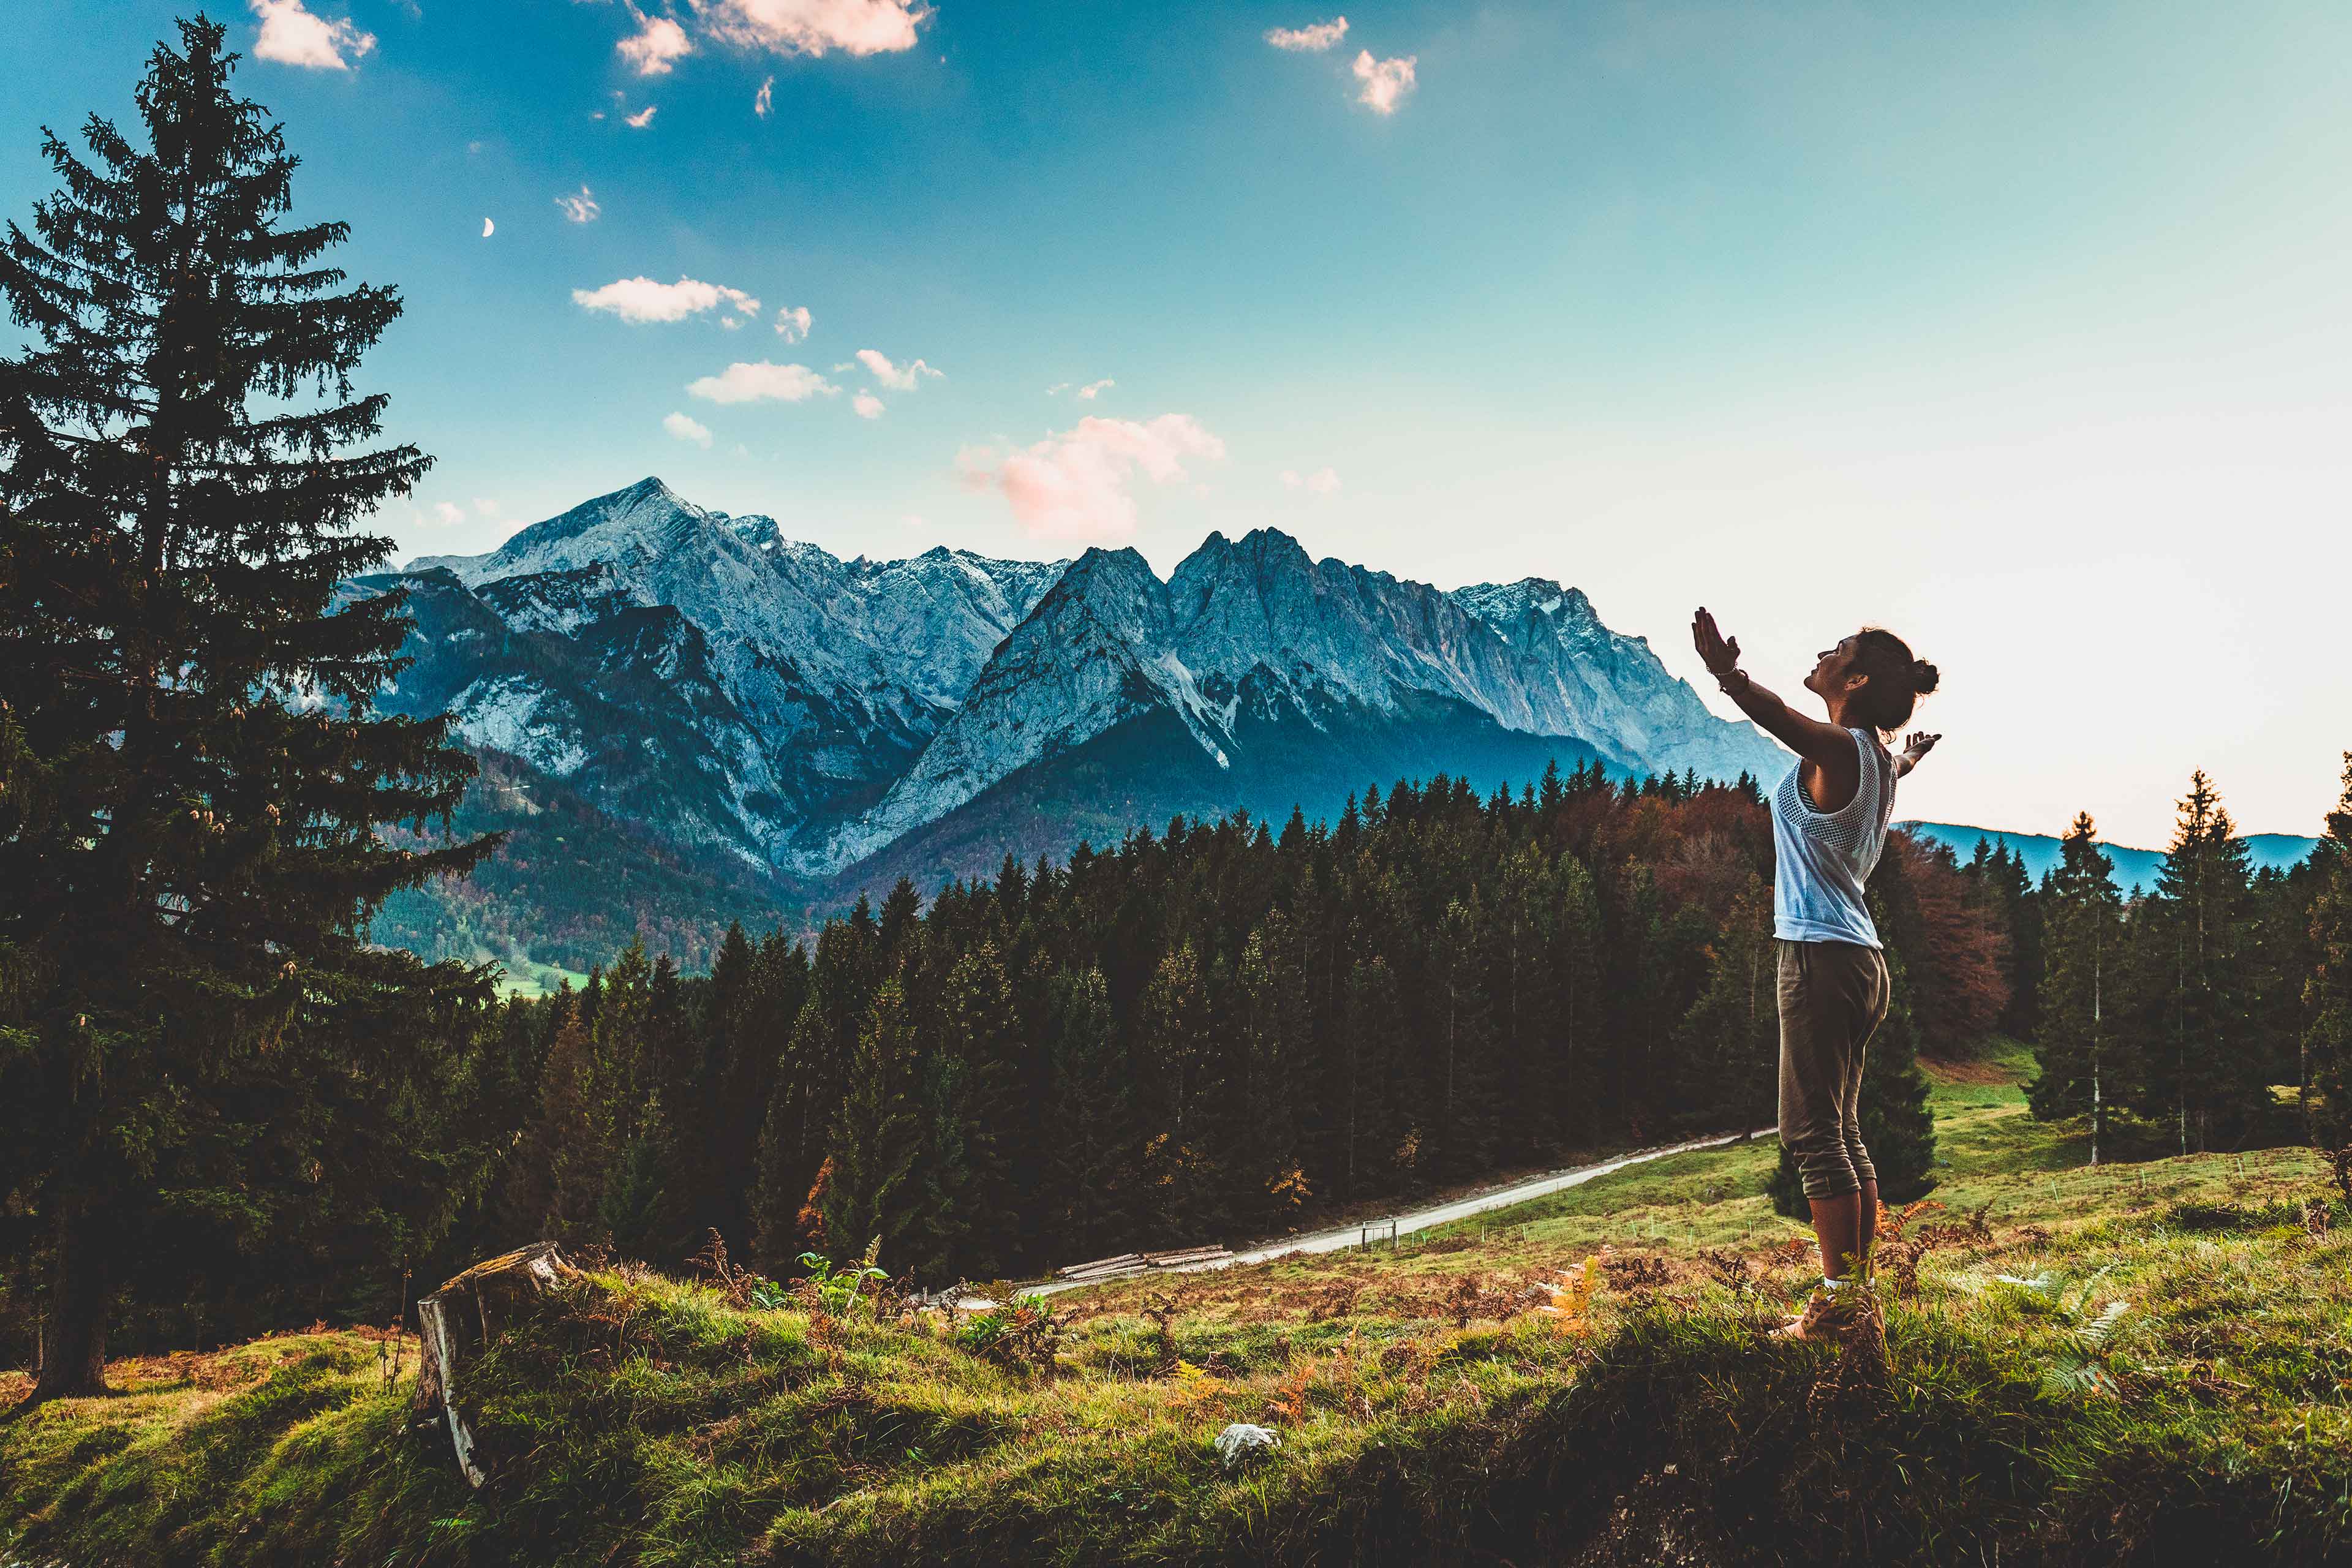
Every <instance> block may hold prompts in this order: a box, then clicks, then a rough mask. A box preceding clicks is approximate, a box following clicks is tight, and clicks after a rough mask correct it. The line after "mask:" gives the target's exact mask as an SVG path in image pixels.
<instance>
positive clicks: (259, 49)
mask: <svg viewBox="0 0 2352 1568" xmlns="http://www.w3.org/2000/svg"><path fill="white" fill-rule="evenodd" d="M252 4H253V14H254V15H255V16H258V17H260V18H261V36H260V37H257V38H256V39H254V41H253V53H254V58H257V59H265V60H276V61H277V62H278V64H279V65H282V66H300V67H302V68H304V69H306V70H322V71H341V70H349V69H351V68H352V61H353V60H356V59H358V58H361V57H362V56H363V55H365V54H366V53H367V52H368V51H369V50H371V49H373V48H374V47H375V35H374V34H373V33H362V32H361V31H360V30H359V29H358V28H357V27H355V26H352V23H351V21H350V19H349V18H348V17H344V18H340V19H337V20H333V21H330V20H329V19H327V18H326V17H324V16H312V15H310V12H308V11H306V10H304V9H303V7H302V0H252Z"/></svg>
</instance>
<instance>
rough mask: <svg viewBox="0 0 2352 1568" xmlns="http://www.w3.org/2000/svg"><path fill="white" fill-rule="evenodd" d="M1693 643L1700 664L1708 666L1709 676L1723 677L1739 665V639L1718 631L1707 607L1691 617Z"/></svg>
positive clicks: (1700, 608)
mask: <svg viewBox="0 0 2352 1568" xmlns="http://www.w3.org/2000/svg"><path fill="white" fill-rule="evenodd" d="M1691 642H1692V644H1693V645H1694V646H1695V647H1697V649H1698V657H1699V662H1700V663H1701V664H1704V665H1706V672H1707V673H1708V674H1709V675H1721V674H1722V673H1723V672H1724V671H1726V670H1727V669H1735V668H1738V665H1739V639H1738V637H1725V636H1724V635H1723V633H1722V632H1721V631H1719V630H1717V627H1716V624H1715V617H1714V616H1711V615H1709V614H1707V612H1706V606H1705V605H1701V606H1700V607H1699V612H1698V614H1697V615H1696V616H1692V617H1691Z"/></svg>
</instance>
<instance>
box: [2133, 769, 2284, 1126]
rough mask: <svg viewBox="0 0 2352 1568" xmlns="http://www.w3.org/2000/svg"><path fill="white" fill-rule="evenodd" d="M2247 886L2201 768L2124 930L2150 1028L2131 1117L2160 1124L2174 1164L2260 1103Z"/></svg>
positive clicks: (2231, 827)
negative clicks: (2146, 904)
mask: <svg viewBox="0 0 2352 1568" xmlns="http://www.w3.org/2000/svg"><path fill="white" fill-rule="evenodd" d="M2249 880H2250V879H2249V873H2248V869H2247V853H2246V844H2245V840H2243V839H2242V838H2240V837H2238V831H2237V826H2236V825H2235V824H2234V823H2232V822H2231V820H2230V813H2229V811H2228V809H2227V808H2226V807H2224V806H2223V805H2221V796H2220V795H2218V794H2217V793H2216V792H2215V791H2214V789H2213V785H2212V781H2211V780H2210V779H2208V778H2207V777H2206V776H2205V774H2204V772H2203V771H2202V770H2201V769H2200V770H2199V771H2198V772H2196V773H2192V774H2190V775H2189V793H2188V794H2187V795H2183V796H2182V797H2181V799H2180V804H2179V817H2178V822H2177V826H2176V827H2175V829H2174V833H2173V839H2172V844H2171V847H2169V848H2168V850H2167V852H2166V854H2165V858H2164V869H2163V871H2162V872H2161V874H2159V875H2158V879H2157V891H2156V896H2155V898H2154V899H2153V900H2150V908H2149V909H2148V910H2147V914H2146V916H2145V917H2144V918H2142V919H2140V920H2136V921H2134V922H2133V924H2134V926H2135V928H2136V931H2135V935H2136V936H2137V942H2138V945H2139V946H2140V950H2141V951H2140V954H2139V956H2140V958H2141V961H2142V962H2141V964H2140V968H2141V972H2142V973H2145V974H2147V975H2148V976H2149V977H2150V979H2151V980H2152V981H2153V982H2154V984H2152V985H2151V986H2150V987H2149V994H2148V997H2147V999H2148V1001H2149V1002H2151V1003H2152V1004H2154V1007H2153V1009H2152V1011H2153V1013H2154V1017H2153V1019H2152V1022H2153V1023H2154V1024H2155V1029H2154V1031H2153V1032H2152V1034H2153V1037H2151V1038H2150V1039H2149V1041H2148V1049H2147V1052H2146V1054H2145V1057H2144V1067H2143V1070H2142V1072H2141V1073H2140V1074H2139V1075H2138V1078H2137V1082H2136V1083H2135V1084H2134V1089H2135V1091H2136V1092H2135V1095H2134V1109H2135V1110H2138V1111H2139V1112H2140V1114H2141V1115H2143V1116H2146V1117H2147V1118H2148V1119H2149V1120H2151V1121H2154V1120H2156V1119H2158V1118H2159V1117H2163V1118H2167V1119H2168V1120H2170V1121H2172V1122H2173V1125H2174V1136H2175V1137H2176V1139H2177V1140H2178V1142H2179V1150H2180V1152H2182V1153H2184V1154H2186V1153H2188V1152H2189V1151H2190V1150H2191V1149H2206V1148H2210V1147H2211V1145H2212V1142H2213V1140H2214V1139H2215V1138H2217V1137H2222V1138H2228V1139H2230V1140H2231V1141H2234V1140H2235V1139H2236V1137H2237V1136H2239V1135H2240V1134H2242V1132H2243V1131H2245V1129H2246V1128H2247V1126H2248V1124H2249V1123H2250V1122H2251V1121H2252V1120H2253V1119H2254V1118H2255V1117H2257V1116H2258V1115H2259V1114H2260V1113H2261V1110H2262V1106H2263V1100H2265V1099H2266V1093H2265V1089H2264V1079H2265V1076H2266V1075H2265V1073H2264V1070H2263V1068H2264V1067H2265V1065H2266V1064H2265V1063H2264V1061H2263V1054H2262V1052H2261V1051H2260V1050H2259V1049H2258V1048H2257V1047H2256V1045H2255V1042H2254V1039H2253V1037H2252V1036H2253V1030H2252V1005H2251V998H2250V996H2249V995H2248V982H2249V978H2250V976H2249V973H2248V972H2249V968H2250V963H2249V960H2250V957H2251V953H2250V948H2251V945H2252V929H2251V928H2252V919H2251V916H2252V911H2251V909H2250V898H2249Z"/></svg>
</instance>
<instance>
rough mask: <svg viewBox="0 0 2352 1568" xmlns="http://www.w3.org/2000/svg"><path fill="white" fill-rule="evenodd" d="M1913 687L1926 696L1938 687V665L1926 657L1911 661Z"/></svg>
mask: <svg viewBox="0 0 2352 1568" xmlns="http://www.w3.org/2000/svg"><path fill="white" fill-rule="evenodd" d="M1911 689H1912V690H1914V691H1916V692H1917V693H1918V694H1919V695H1920V696H1922V697H1925V696H1927V693H1929V692H1930V691H1933V690H1935V689H1936V667H1935V666H1934V665H1932V664H1929V663H1928V662H1927V660H1926V659H1924V658H1915V659H1913V660H1912V661H1911Z"/></svg>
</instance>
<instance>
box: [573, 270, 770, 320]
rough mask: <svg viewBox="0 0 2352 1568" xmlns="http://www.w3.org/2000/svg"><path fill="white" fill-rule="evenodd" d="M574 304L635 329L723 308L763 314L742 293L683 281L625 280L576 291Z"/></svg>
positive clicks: (757, 303) (717, 285)
mask: <svg viewBox="0 0 2352 1568" xmlns="http://www.w3.org/2000/svg"><path fill="white" fill-rule="evenodd" d="M572 303H573V304H575V305H578V306H580V307H581V308H582V309H583V310H605V311H609V312H611V313H612V314H614V315H615V316H618V317H620V318H621V320H623V321H627V322H628V323H630V324H631V325H632V326H643V325H645V324H646V322H648V321H684V320H686V319H687V318H688V316H698V315H700V314H701V313H702V312H703V311H705V310H717V309H720V308H722V307H723V308H724V309H726V310H731V311H733V312H735V314H736V315H737V316H756V315H758V314H759V313H760V301H758V300H754V299H753V298H751V296H750V295H749V294H746V293H745V292H743V290H741V289H730V288H728V287H727V286H726V285H725V284H723V283H705V282H703V281H702V280H700V279H695V278H681V279H678V280H677V282H675V283H656V282H655V281H654V280H653V279H650V278H624V279H620V280H619V281H617V282H613V283H607V284H605V285H604V287H603V288H602V289H573V290H572ZM730 320H732V318H730Z"/></svg>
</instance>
